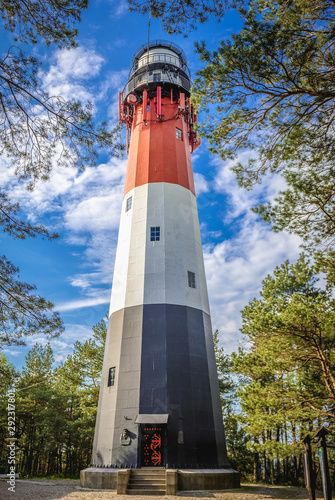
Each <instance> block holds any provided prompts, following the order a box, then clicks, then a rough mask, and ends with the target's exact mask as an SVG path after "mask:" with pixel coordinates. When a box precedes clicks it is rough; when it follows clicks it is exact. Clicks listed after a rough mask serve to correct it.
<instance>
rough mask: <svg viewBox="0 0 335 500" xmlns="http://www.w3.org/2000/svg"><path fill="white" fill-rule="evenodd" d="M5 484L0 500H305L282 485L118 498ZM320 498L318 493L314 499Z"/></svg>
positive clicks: (63, 486) (64, 485) (59, 486)
mask: <svg viewBox="0 0 335 500" xmlns="http://www.w3.org/2000/svg"><path fill="white" fill-rule="evenodd" d="M8 486H9V485H8V484H7V482H6V481H3V480H1V481H0V499H1V500H109V499H114V500H132V499H135V498H136V500H173V499H176V498H185V500H186V499H187V500H196V499H199V498H208V499H211V500H215V499H217V500H271V499H277V500H286V499H290V500H308V494H307V491H306V490H305V489H301V488H287V487H283V486H260V485H251V484H249V485H246V484H244V485H243V486H242V488H240V489H236V490H225V491H220V492H210V491H184V492H180V493H178V495H177V496H176V497H173V496H150V497H149V496H144V495H140V496H131V495H117V496H116V493H114V492H112V491H87V490H82V489H80V486H79V481H65V480H60V479H57V480H48V479H28V480H17V481H16V486H15V493H14V492H11V491H8ZM321 498H323V497H322V495H321V493H319V494H318V495H317V499H318V500H319V499H321Z"/></svg>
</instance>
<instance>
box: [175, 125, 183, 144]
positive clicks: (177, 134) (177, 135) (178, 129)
mask: <svg viewBox="0 0 335 500" xmlns="http://www.w3.org/2000/svg"><path fill="white" fill-rule="evenodd" d="M176 137H177V139H179V140H180V141H182V140H183V132H182V130H181V129H180V128H177V127H176Z"/></svg>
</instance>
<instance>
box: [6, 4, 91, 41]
mask: <svg viewBox="0 0 335 500" xmlns="http://www.w3.org/2000/svg"><path fill="white" fill-rule="evenodd" d="M87 4H88V1H87V0H56V1H55V0H43V1H42V0H25V2H22V1H20V0H11V1H8V0H1V1H0V11H1V17H2V20H3V25H4V28H5V29H7V30H9V31H11V32H12V33H14V34H15V39H16V41H20V42H25V43H28V42H30V43H34V44H35V43H37V41H38V39H39V38H42V39H43V40H44V42H45V43H46V44H47V45H49V44H50V43H55V44H57V45H59V46H63V45H71V46H74V45H75V37H76V35H77V30H76V29H75V28H73V24H74V23H76V22H78V21H80V17H81V11H82V10H83V9H86V8H87Z"/></svg>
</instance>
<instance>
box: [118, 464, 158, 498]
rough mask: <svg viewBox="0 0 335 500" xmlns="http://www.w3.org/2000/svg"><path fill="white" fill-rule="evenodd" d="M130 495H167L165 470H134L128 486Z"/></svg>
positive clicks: (131, 472)
mask: <svg viewBox="0 0 335 500" xmlns="http://www.w3.org/2000/svg"><path fill="white" fill-rule="evenodd" d="M127 494H129V495H165V494H166V471H165V469H158V470H157V469H136V470H134V469H132V470H131V471H130V476H129V480H128V486H127Z"/></svg>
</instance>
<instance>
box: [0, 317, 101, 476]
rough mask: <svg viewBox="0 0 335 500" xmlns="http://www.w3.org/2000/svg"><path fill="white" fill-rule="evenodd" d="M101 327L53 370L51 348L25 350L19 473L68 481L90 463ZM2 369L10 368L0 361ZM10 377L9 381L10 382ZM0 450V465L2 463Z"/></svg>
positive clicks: (1, 422) (1, 407)
mask: <svg viewBox="0 0 335 500" xmlns="http://www.w3.org/2000/svg"><path fill="white" fill-rule="evenodd" d="M105 339H106V323H105V321H101V322H100V323H98V324H97V325H95V326H94V327H93V336H92V338H90V339H89V340H87V341H85V342H76V343H75V346H74V351H73V353H72V355H69V356H68V357H67V359H66V361H65V362H64V363H62V364H61V365H60V366H59V367H57V368H53V362H54V356H53V352H52V349H51V347H50V344H46V345H45V346H44V347H43V346H41V345H38V344H35V346H34V347H33V348H32V349H31V350H30V351H29V353H28V355H27V356H26V363H25V366H24V368H23V370H22V373H21V374H20V376H18V378H17V380H16V384H15V385H16V398H15V399H16V402H15V406H16V431H15V432H16V437H17V438H18V451H17V460H18V470H19V473H20V475H28V476H31V475H35V476H36V475H37V476H38V475H48V476H52V475H56V476H58V477H59V476H63V475H65V476H67V477H71V476H72V477H73V476H78V474H79V471H80V470H81V469H82V468H85V467H86V466H87V465H88V464H89V463H90V458H91V446H92V442H93V433H94V426H95V416H96V411H97V406H98V396H99V383H100V376H101V370H102V363H103V353H104V344H105ZM0 363H2V364H0V377H1V367H2V365H3V366H4V367H6V370H7V371H8V370H10V366H9V365H8V362H6V361H5V359H2V358H1V357H0ZM12 382H13V379H11V383H12ZM6 407H7V399H6V388H5V387H4V388H3V389H2V391H1V393H0V429H1V432H0V444H1V442H2V441H3V440H4V439H5V437H6V436H7V429H6V425H7V410H6ZM5 450H6V447H5V446H3V447H1V453H2V455H1V453H0V462H1V461H2V462H5Z"/></svg>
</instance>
